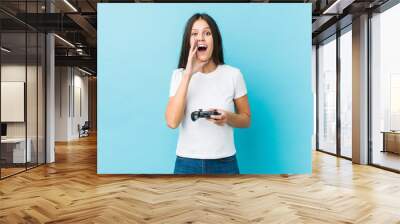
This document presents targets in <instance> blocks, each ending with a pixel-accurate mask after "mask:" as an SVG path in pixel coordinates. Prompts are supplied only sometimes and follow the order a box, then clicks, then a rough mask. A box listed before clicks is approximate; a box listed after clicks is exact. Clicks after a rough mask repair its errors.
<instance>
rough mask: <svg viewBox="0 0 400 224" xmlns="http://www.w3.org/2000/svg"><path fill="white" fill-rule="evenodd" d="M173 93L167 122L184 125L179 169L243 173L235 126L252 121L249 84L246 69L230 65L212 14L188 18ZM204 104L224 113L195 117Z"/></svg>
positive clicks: (173, 80) (178, 170)
mask: <svg viewBox="0 0 400 224" xmlns="http://www.w3.org/2000/svg"><path fill="white" fill-rule="evenodd" d="M169 96H170V98H169V102H168V106H167V110H166V114H165V117H166V121H167V124H168V127H170V128H177V127H178V126H179V139H178V145H177V149H176V155H177V157H176V161H175V170H174V173H175V174H239V168H238V164H237V160H236V148H235V144H234V138H233V128H246V127H249V126H250V107H249V102H248V98H247V89H246V85H245V82H244V79H243V76H242V74H241V72H240V70H239V69H237V68H234V67H232V66H229V65H226V64H224V58H223V50H222V38H221V34H220V31H219V29H218V26H217V24H216V22H215V21H214V19H213V18H211V17H210V16H209V15H207V14H195V15H193V16H192V17H191V18H190V19H189V20H188V21H187V23H186V27H185V30H184V34H183V39H182V48H181V54H180V59H179V64H178V69H176V70H174V71H173V73H172V78H171V84H170V93H169ZM199 109H203V110H204V111H207V110H217V112H218V113H219V115H211V117H210V118H208V119H205V118H200V119H198V120H196V121H192V120H191V113H192V112H193V111H197V110H199Z"/></svg>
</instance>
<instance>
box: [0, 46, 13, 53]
mask: <svg viewBox="0 0 400 224" xmlns="http://www.w3.org/2000/svg"><path fill="white" fill-rule="evenodd" d="M1 51H4V52H6V53H10V52H11V50H9V49H7V48H5V47H1Z"/></svg>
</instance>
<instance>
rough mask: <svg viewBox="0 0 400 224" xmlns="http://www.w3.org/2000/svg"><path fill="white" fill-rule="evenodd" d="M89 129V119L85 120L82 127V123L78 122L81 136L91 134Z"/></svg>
mask: <svg viewBox="0 0 400 224" xmlns="http://www.w3.org/2000/svg"><path fill="white" fill-rule="evenodd" d="M89 129H90V125H89V121H85V123H84V124H83V125H82V127H80V125H79V124H78V130H79V138H80V137H87V136H89Z"/></svg>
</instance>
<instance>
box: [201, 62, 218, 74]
mask: <svg viewBox="0 0 400 224" xmlns="http://www.w3.org/2000/svg"><path fill="white" fill-rule="evenodd" d="M216 68H217V65H216V64H215V63H214V61H213V60H210V61H209V62H208V63H207V64H205V65H204V66H203V69H202V73H205V74H207V73H210V72H213V71H214V70H215V69H216Z"/></svg>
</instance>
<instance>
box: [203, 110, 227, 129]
mask: <svg viewBox="0 0 400 224" xmlns="http://www.w3.org/2000/svg"><path fill="white" fill-rule="evenodd" d="M209 110H216V111H218V113H220V115H211V117H210V118H209V119H207V120H208V121H211V122H213V123H214V124H217V125H220V126H223V125H224V124H226V123H228V116H229V112H228V111H225V110H220V109H209Z"/></svg>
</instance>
